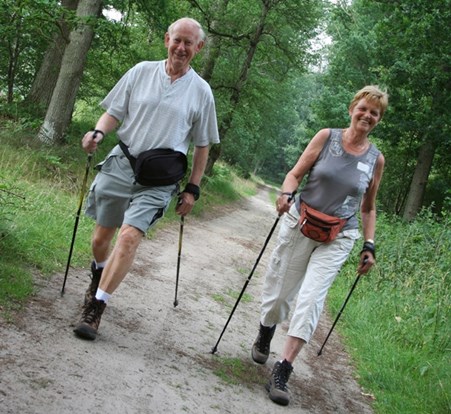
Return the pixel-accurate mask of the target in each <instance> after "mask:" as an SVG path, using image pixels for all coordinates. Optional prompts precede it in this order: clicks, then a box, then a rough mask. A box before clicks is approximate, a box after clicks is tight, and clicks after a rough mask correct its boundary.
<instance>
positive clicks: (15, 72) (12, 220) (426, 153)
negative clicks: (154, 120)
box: [0, 0, 451, 412]
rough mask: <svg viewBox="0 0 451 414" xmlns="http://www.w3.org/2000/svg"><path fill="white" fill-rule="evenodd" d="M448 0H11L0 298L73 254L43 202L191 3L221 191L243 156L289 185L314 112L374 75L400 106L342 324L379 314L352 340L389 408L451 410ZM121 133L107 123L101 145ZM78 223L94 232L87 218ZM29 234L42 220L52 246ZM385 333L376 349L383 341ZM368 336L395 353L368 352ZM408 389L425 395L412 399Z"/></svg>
mask: <svg viewBox="0 0 451 414" xmlns="http://www.w3.org/2000/svg"><path fill="white" fill-rule="evenodd" d="M450 3H451V2H450V0H430V1H429V0H393V1H387V0H385V1H377V0H376V1H366V0H355V1H353V2H349V1H334V2H328V1H312V0H296V1H294V0H293V1H291V0H286V1H281V0H209V1H206V0H205V1H201V0H199V1H188V0H177V1H171V0H168V1H164V0H136V1H132V0H119V1H100V0H63V1H54V0H19V1H13V0H5V1H2V3H1V5H0V10H1V14H0V53H1V57H2V59H0V116H1V124H0V139H1V143H2V153H1V158H0V159H1V169H0V207H1V210H0V230H1V233H0V248H1V249H2V250H1V251H2V255H1V257H0V270H1V273H0V287H1V289H0V291H1V292H2V293H1V299H0V300H1V302H0V304H1V306H2V309H3V310H5V311H6V312H9V311H11V309H14V306H15V305H16V304H18V303H21V300H23V298H26V297H27V295H29V294H30V293H31V292H32V290H33V288H32V286H33V280H32V277H30V278H28V279H27V277H26V276H24V275H27V274H29V273H27V272H29V271H30V269H32V270H33V269H34V270H38V272H39V273H40V274H43V275H48V274H51V273H52V272H54V271H56V270H58V269H61V266H63V264H64V259H65V257H64V253H63V251H64V249H61V246H60V245H58V241H61V240H62V239H64V240H66V239H67V235H66V236H64V237H66V238H64V237H63V236H61V239H58V234H57V231H56V233H55V234H53V233H52V236H53V237H48V238H46V239H49V240H42V234H46V233H47V234H48V233H49V232H51V231H52V225H51V224H49V222H48V216H47V217H46V216H45V215H44V216H41V215H40V214H42V213H45V212H46V213H47V214H48V212H49V211H52V212H53V210H60V207H61V204H64V205H66V206H69V208H70V206H74V205H76V201H73V200H76V199H77V196H78V195H77V191H79V188H80V183H81V179H80V178H81V177H82V176H83V172H84V162H83V159H82V157H83V154H82V153H81V151H80V149H79V145H80V138H81V137H82V135H83V134H84V133H85V131H86V130H89V129H91V128H92V127H93V125H94V124H95V121H96V119H97V118H98V116H99V115H100V114H101V112H102V111H101V109H100V107H99V105H98V103H99V101H100V100H101V99H102V98H103V97H104V96H105V95H106V93H107V92H108V91H109V90H110V89H111V87H112V86H113V85H114V84H115V83H116V82H117V80H118V79H119V78H120V77H121V76H122V75H123V74H124V73H125V72H126V71H127V70H128V69H129V68H130V67H132V66H133V65H134V64H136V63H138V62H139V61H142V60H160V59H164V58H165V56H166V50H165V48H164V44H163V36H164V33H165V31H166V30H167V27H168V25H169V24H170V23H171V22H172V21H174V20H175V19H177V18H179V17H182V16H185V15H187V16H191V17H194V18H196V19H197V20H199V21H200V22H201V24H202V25H203V26H204V28H205V30H206V32H207V34H208V43H207V46H206V47H205V49H204V51H203V52H202V53H201V54H200V55H199V56H198V57H197V58H196V59H195V61H194V62H193V66H194V68H195V69H196V71H197V72H198V73H199V74H200V75H201V76H202V77H203V78H204V79H206V80H207V81H208V82H209V83H210V85H211V87H212V90H213V93H214V95H215V100H216V104H217V112H218V123H219V130H220V137H221V144H219V145H215V146H214V147H213V148H212V151H211V154H210V158H209V164H208V167H207V174H206V177H205V181H206V183H207V184H209V185H211V191H212V195H214V197H213V196H212V197H211V198H212V201H211V202H212V203H213V202H215V201H214V200H213V199H216V202H218V200H221V198H220V196H219V195H218V193H215V192H214V191H215V190H214V189H215V184H217V183H219V182H221V180H223V181H227V180H228V176H229V174H231V172H230V171H231V170H233V171H234V174H237V175H238V176H239V177H241V178H245V179H249V178H255V177H259V178H260V179H262V180H265V181H266V182H271V183H275V184H276V185H280V183H281V182H282V180H283V177H284V176H285V174H286V172H287V170H288V169H290V168H291V166H292V165H293V164H294V163H295V162H296V160H297V159H298V157H299V154H300V153H301V152H302V150H303V148H305V146H306V144H307V143H308V141H309V140H310V139H311V137H312V136H313V135H314V133H315V132H316V131H317V130H318V129H320V128H324V127H345V126H347V125H348V123H349V117H348V111H347V108H348V104H349V102H350V99H351V98H352V96H353V94H354V93H355V91H357V90H358V89H360V88H361V87H362V86H364V85H367V84H378V85H380V86H381V87H383V88H386V89H387V91H388V93H389V95H390V104H389V109H388V111H387V113H386V115H385V116H384V119H383V121H382V122H381V124H380V125H379V126H378V127H377V128H376V130H375V131H374V133H373V134H372V140H373V141H374V142H375V143H376V145H377V146H378V148H379V149H380V150H381V151H382V152H383V153H384V155H385V158H386V169H385V172H384V177H383V182H382V185H381V188H380V192H379V196H378V209H379V219H378V231H377V247H378V262H379V265H378V267H377V269H376V270H375V271H374V272H373V280H372V282H369V283H371V284H368V285H367V286H366V288H367V289H369V290H370V291H366V292H365V294H366V295H363V293H362V297H361V298H359V299H358V300H357V301H356V303H358V304H359V306H360V307H361V308H359V306H356V308H355V311H354V312H355V318H353V317H352V315H353V314H354V313H353V312H352V311H350V312H349V313H350V315H349V318H350V319H349V325H345V326H348V328H344V329H350V335H349V337H354V336H356V335H357V337H358V338H360V339H361V338H362V337H363V336H364V335H363V334H362V333H361V330H362V326H360V325H359V324H365V326H366V327H371V329H372V331H371V335H370V336H371V337H370V338H369V339H368V338H367V339H366V340H367V341H368V343H369V345H368V346H369V347H370V348H369V350H368V352H367V353H365V345H363V344H362V343H358V345H357V343H353V342H350V344H349V346H350V349H351V351H352V349H353V348H355V347H358V349H359V352H358V354H357V355H354V357H355V359H356V364H358V365H359V366H362V368H361V369H362V371H361V372H360V374H359V375H361V377H362V381H364V382H365V386H366V387H367V388H369V389H371V390H372V392H373V393H374V394H375V395H377V398H376V402H375V407H376V408H377V407H378V406H380V407H382V408H381V411H380V412H447V411H446V410H448V411H449V410H450V378H449V374H447V373H446V367H447V366H448V367H449V362H450V361H449V348H450V344H449V332H450V324H449V313H450V284H449V270H450V251H451V249H450V231H449V210H450V207H451V202H450V200H451V198H450V182H451V163H450V158H451V151H450V147H451V139H450V124H449V113H450V111H449V109H450V107H451V104H450V71H451V61H450V60H451V48H450V43H451V42H450V36H449V27H451V18H450V16H451V7H450V6H451V4H450ZM113 141H114V137H108V139H107V142H106V143H105V145H104V146H103V147H102V149H101V150H100V151H99V154H97V155H98V156H99V157H100V156H102V154H104V151H107V148H108V145H109V147H111V143H112V142H113ZM43 182H44V183H45V184H43ZM221 185H222V184H221ZM44 188H45V190H44ZM207 188H208V186H207ZM218 188H222V190H223V189H224V187H221V186H219V187H217V188H216V189H218ZM50 189H51V190H50ZM56 194H58V196H56ZM30 199H32V200H33V202H30V201H29V200H30ZM207 200H208V198H207ZM30 203H31V204H30ZM40 203H43V204H42V205H41V204H40ZM52 203H54V205H52ZM69 211H70V210H68V211H67V212H66V211H63V213H62V214H63V216H64V214H67V215H69ZM72 213H73V212H72ZM55 216H56V217H57V216H58V213H56V214H55ZM65 219H67V220H70V218H67V217H65ZM25 223H26V224H25ZM39 223H42V227H41V228H39V227H38V225H39ZM68 226H69V227H70V225H68ZM59 227H61V223H58V222H55V228H59ZM66 228H67V227H66ZM33 231H34V232H35V233H36V234H35V235H34V236H33V234H31V233H33ZM80 231H81V232H82V233H83V232H84V231H86V235H84V236H81V237H84V238H85V239H88V238H89V236H88V233H89V229H85V228H84V225H83V224H82V226H81V229H80ZM23 232H27V233H26V237H25V239H27V240H28V241H29V242H30V245H29V246H28V247H27V246H26V245H23V244H22V243H23V241H21V240H22V239H23V235H24V233H23ZM21 236H22V237H21ZM33 237H36V238H39V237H40V238H41V239H40V242H39V243H40V246H41V248H40V249H36V248H35V247H36V246H35V245H33ZM50 239H53V240H54V243H55V246H54V248H53V249H51V248H50V246H49V245H48V244H47V243H51V241H50ZM32 246H33V247H34V248H33V247H32ZM79 248H80V250H81V251H82V252H84V254H85V255H84V256H83V253H82V255H81V257H79V258H77V257H75V258H74V260H75V263H79V262H77V261H78V260H80V261H81V260H83V259H86V257H88V253H87V252H86V251H84V250H83V247H79ZM49 250H52V252H54V253H53V254H52V255H51V256H49V255H48V251H49ZM17 257H21V260H20V261H21V263H20V265H21V266H22V268H21V270H20V271H18V270H17V264H16V262H17ZM350 266H352V264H351V265H350ZM345 273H346V272H345ZM31 274H33V275H36V272H33V271H31ZM351 274H352V272H350V275H351ZM349 277H352V276H349ZM24 280H25V281H24ZM27 280H28V281H27ZM365 283H366V282H365ZM348 285H349V278H348V280H347V279H346V278H343V279H342V281H340V282H339V283H337V287H336V288H334V289H335V291H336V296H335V297H336V298H337V299H335V300H334V295H333V292H332V298H331V308H332V309H334V306H335V309H336V308H338V305H339V303H338V302H339V301H340V298H342V297H343V292H344V291H345V290H346V288H347V286H348ZM18 286H21V288H18ZM23 286H25V287H23ZM362 290H364V289H362ZM334 303H335V305H334ZM378 303H384V305H385V306H384V307H383V308H384V309H380V308H381V307H380V306H378ZM370 309H371V312H369V310H370ZM376 310H377V311H376ZM379 312H381V313H382V314H380V313H379ZM368 313H371V315H366V317H365V318H363V319H362V314H368ZM351 321H352V322H351ZM382 321H385V322H382ZM358 328H359V329H358ZM345 332H346V331H345ZM359 332H360V333H359ZM355 340H358V339H355ZM351 341H352V340H351ZM376 344H378V345H379V347H382V346H383V348H384V351H380V352H383V354H382V355H380V354H375V348H376ZM368 354H373V357H374V358H375V360H376V361H377V360H379V361H378V362H377V363H378V364H381V362H380V360H388V361H387V365H385V364H382V365H380V367H378V368H375V367H374V366H373V367H370V368H369V367H368V366H365V363H364V361H365V360H366V359H367V358H369V357H368ZM375 364H376V363H375ZM376 365H377V364H376ZM444 367H445V368H444ZM362 372H363V373H362ZM376 372H377V374H376ZM403 376H404V377H409V378H407V379H406V378H404V379H402V377H403ZM387 381H388V382H387ZM388 384H390V385H388ZM407 393H409V394H410V395H411V397H408V396H407ZM382 396H383V397H382ZM409 398H410V399H409ZM420 401H421V403H420ZM387 406H390V407H391V408H392V411H387V410H385V409H386V407H387ZM393 407H398V408H396V409H393ZM409 407H412V408H413V407H414V408H415V410H414V411H403V410H408V409H409ZM419 407H420V408H419ZM384 410H385V411H384Z"/></svg>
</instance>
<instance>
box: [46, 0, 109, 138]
mask: <svg viewBox="0 0 451 414" xmlns="http://www.w3.org/2000/svg"><path fill="white" fill-rule="evenodd" d="M101 6H102V0H80V2H79V4H78V7H77V18H78V19H79V20H80V22H79V24H78V25H77V27H75V28H74V29H73V30H72V31H71V33H70V38H69V42H70V43H69V44H68V45H67V47H66V50H65V52H64V56H63V60H62V62H61V70H60V73H59V76H58V80H57V83H56V86H55V89H54V91H53V94H52V99H51V101H50V104H49V107H48V110H47V114H46V116H45V120H44V123H43V125H42V126H41V129H40V131H39V134H38V138H39V139H40V140H41V141H42V142H44V143H46V144H53V143H56V142H62V141H63V137H64V133H65V132H66V130H67V127H68V126H69V124H70V121H71V118H72V112H73V110H74V105H75V98H76V96H77V92H78V88H79V86H80V82H81V78H82V75H83V69H84V66H85V62H86V56H87V54H88V51H89V48H90V46H91V41H92V38H93V35H94V22H93V20H94V19H93V18H95V19H97V17H98V16H99V13H100V10H101Z"/></svg>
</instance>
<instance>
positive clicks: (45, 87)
mask: <svg viewBox="0 0 451 414" xmlns="http://www.w3.org/2000/svg"><path fill="white" fill-rule="evenodd" d="M61 6H62V8H63V11H62V16H61V18H60V19H59V20H58V22H57V25H58V31H57V32H56V33H55V35H54V36H53V39H52V41H51V42H50V43H49V45H48V47H47V50H46V52H45V54H44V58H43V60H42V63H41V66H40V67H39V70H38V72H37V74H36V77H35V78H34V81H33V84H32V85H31V89H30V92H29V93H28V96H27V97H26V99H25V102H24V103H25V105H26V106H28V107H33V108H34V110H35V111H36V112H37V113H38V114H40V115H41V116H44V115H45V112H46V111H47V108H48V106H49V104H50V101H51V99H52V94H53V90H54V89H55V86H56V82H57V80H58V75H59V72H60V68H61V62H62V60H63V56H64V50H65V49H66V45H67V44H68V43H69V36H70V28H69V25H68V24H67V22H66V20H65V14H66V10H70V11H75V10H77V6H78V0H63V1H62V2H61Z"/></svg>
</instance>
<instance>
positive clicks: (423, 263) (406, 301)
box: [330, 210, 451, 414]
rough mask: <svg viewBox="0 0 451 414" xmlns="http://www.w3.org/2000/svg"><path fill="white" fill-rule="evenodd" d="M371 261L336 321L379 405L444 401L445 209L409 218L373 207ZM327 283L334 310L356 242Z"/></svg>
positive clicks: (393, 408) (403, 407)
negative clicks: (373, 251) (374, 238)
mask: <svg viewBox="0 0 451 414" xmlns="http://www.w3.org/2000/svg"><path fill="white" fill-rule="evenodd" d="M377 234H378V237H377V244H376V246H377V262H378V264H377V267H376V268H375V269H374V270H373V271H372V273H371V274H369V275H368V276H364V277H363V278H362V280H361V282H360V283H359V285H358V286H357V288H356V289H355V291H354V293H353V296H352V297H351V299H350V301H349V303H348V305H347V307H346V310H345V312H344V313H343V316H342V319H340V322H339V324H340V325H339V329H341V330H342V331H343V332H344V334H345V336H346V338H347V343H348V347H349V349H350V351H351V353H352V355H353V358H354V359H355V361H356V363H357V366H358V367H359V368H358V371H359V376H360V377H361V381H362V384H363V386H364V387H365V388H366V390H369V391H370V392H371V393H372V394H374V395H375V396H376V402H375V405H376V408H377V410H378V412H381V413H385V412H393V413H406V414H407V413H411V412H421V413H439V412H446V410H447V409H448V410H449V409H450V400H449V396H450V395H451V394H450V392H451V389H450V384H451V376H450V374H449V369H448V367H449V363H450V353H449V352H450V337H449V332H450V316H451V315H450V309H451V285H450V263H451V230H450V217H449V213H446V214H443V215H442V216H441V217H439V219H438V220H437V217H434V216H433V215H432V214H431V212H430V211H428V210H424V211H423V212H422V213H421V214H420V215H419V217H418V218H417V219H416V220H415V221H414V222H412V223H410V224H407V223H405V222H402V221H401V220H399V219H396V218H393V217H389V216H386V215H380V216H379V218H378V231H377ZM355 250H356V251H355V255H354V256H353V260H352V261H351V262H350V263H349V264H347V265H346V267H345V268H344V269H343V271H342V275H341V276H340V277H339V278H338V279H337V281H336V283H335V285H334V286H333V288H332V289H331V295H330V305H331V309H332V313H334V312H336V311H337V310H338V308H339V307H340V306H341V304H342V302H343V298H344V297H345V296H346V295H347V291H349V287H350V286H351V284H352V281H353V279H354V278H355V273H354V272H355V271H354V269H355V267H356V263H357V250H358V249H355Z"/></svg>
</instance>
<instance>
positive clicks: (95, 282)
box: [85, 224, 117, 305]
mask: <svg viewBox="0 0 451 414" xmlns="http://www.w3.org/2000/svg"><path fill="white" fill-rule="evenodd" d="M116 230H117V229H116V227H103V226H101V225H99V224H96V226H95V228H94V231H93V234H92V240H91V248H92V253H93V256H94V260H93V262H92V263H91V283H90V284H89V286H88V289H86V292H85V305H86V304H87V303H88V302H89V301H91V300H92V299H93V298H94V297H95V295H96V292H97V288H98V287H99V283H100V279H101V278H102V273H103V268H104V266H105V262H106V261H107V259H108V255H109V253H110V246H111V241H112V240H113V237H114V235H115V233H116Z"/></svg>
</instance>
